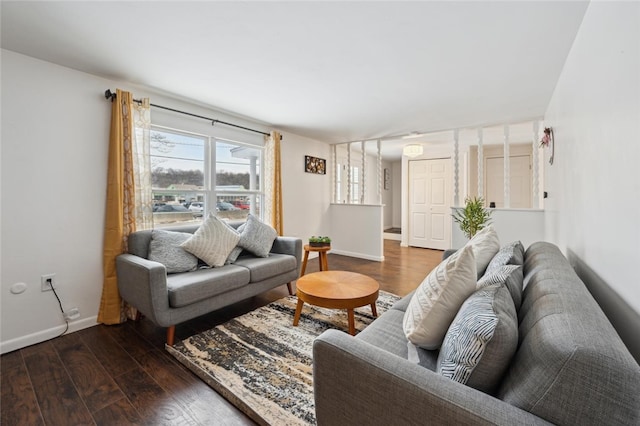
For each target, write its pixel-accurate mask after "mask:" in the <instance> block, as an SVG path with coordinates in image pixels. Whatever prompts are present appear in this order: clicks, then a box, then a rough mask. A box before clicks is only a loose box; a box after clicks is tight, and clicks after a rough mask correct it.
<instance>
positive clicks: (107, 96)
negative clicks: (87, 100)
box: [104, 89, 282, 139]
mask: <svg viewBox="0 0 640 426" xmlns="http://www.w3.org/2000/svg"><path fill="white" fill-rule="evenodd" d="M104 97H105V99H109V100H111V101H112V102H113V100H114V99H115V97H116V94H115V93H113V92H112V91H111V89H107V90H105V92H104ZM133 101H134V102H137V103H142V101H141V100H139V99H134V100H133ZM149 105H151V106H152V107H154V108H160V109H164V110H167V111H172V112H177V113H178V114H184V115H188V116H191V117H196V118H201V119H203V120H207V121H211V125H212V126H215V125H216V123H220V124H224V125H227V126H231V127H236V128H238V129H243V130H248V131H250V132H254V133H260V134H261V135H265V136H269V133H265V132H261V131H260V130H255V129H250V128H249V127H244V126H239V125H237V124H233V123H227V122H226V121H221V120H216V119H215V118H209V117H204V116H202V115H197V114H192V113H190V112H186V111H180V110H179V109H174V108H169V107H166V106H162V105H156V104H149ZM280 139H282V136H280Z"/></svg>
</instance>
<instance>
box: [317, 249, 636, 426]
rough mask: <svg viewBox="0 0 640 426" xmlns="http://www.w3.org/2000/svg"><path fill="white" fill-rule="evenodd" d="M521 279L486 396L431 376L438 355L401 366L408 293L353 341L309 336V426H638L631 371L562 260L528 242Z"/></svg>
mask: <svg viewBox="0 0 640 426" xmlns="http://www.w3.org/2000/svg"><path fill="white" fill-rule="evenodd" d="M523 272H524V280H523V283H524V291H523V294H522V305H521V307H520V309H519V311H518V322H519V329H518V338H519V342H518V346H517V350H516V353H515V355H514V356H513V358H512V359H511V362H510V364H509V366H508V367H507V371H506V373H505V374H504V376H503V377H502V380H501V383H500V384H499V386H498V388H497V391H495V392H494V394H487V393H484V392H481V391H479V390H476V389H474V388H471V387H469V386H467V385H464V384H461V383H458V382H456V381H453V380H451V379H449V378H445V377H443V376H442V375H440V374H437V373H436V372H435V371H436V363H437V358H438V351H427V350H422V353H421V354H420V357H419V361H420V362H419V364H418V363H416V362H415V361H409V358H410V356H409V349H408V345H407V339H406V338H405V335H404V332H403V316H404V312H405V310H406V309H407V306H408V304H409V300H410V298H411V294H410V295H408V296H407V297H405V298H403V299H402V300H400V301H399V302H398V303H397V304H396V305H395V306H394V307H393V308H392V309H390V310H389V311H387V312H385V313H384V314H383V315H382V316H381V317H380V318H378V319H376V320H375V321H374V322H373V324H372V325H370V326H369V327H368V328H367V329H365V330H364V331H363V332H362V333H360V334H359V335H357V336H356V337H352V336H349V335H347V334H345V333H343V332H340V331H337V330H329V331H326V332H325V333H323V334H322V335H321V336H319V337H318V338H317V339H316V341H315V342H314V346H313V379H314V392H315V405H316V417H317V420H318V424H319V425H344V424H367V425H389V424H394V425H408V424H455V425H483V424H499V425H521V424H522V425H538V424H539V425H542V424H550V423H553V424H559V425H604V424H606V425H637V424H640V366H638V364H637V363H636V361H635V360H634V359H633V357H632V356H631V354H630V353H629V351H628V350H627V348H626V347H625V346H624V344H623V343H622V341H621V340H620V338H619V336H618V334H617V333H616V331H615V329H614V328H613V326H612V325H611V323H610V322H609V321H608V320H607V318H606V317H605V315H604V314H603V312H602V310H601V309H600V307H599V306H598V304H597V303H596V302H595V300H594V299H593V297H592V296H591V294H590V293H589V292H588V290H587V289H586V287H585V286H584V284H583V283H582V281H581V280H580V279H579V278H578V276H577V275H576V274H575V272H574V270H573V269H572V268H571V265H570V264H569V262H568V261H567V259H566V258H565V257H564V256H563V255H562V253H561V252H560V250H559V249H558V248H557V247H556V246H554V245H552V244H549V243H543V242H540V243H535V244H533V245H531V246H530V247H529V248H528V250H527V251H526V253H525V256H524V267H523Z"/></svg>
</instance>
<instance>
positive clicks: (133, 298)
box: [116, 223, 302, 345]
mask: <svg viewBox="0 0 640 426" xmlns="http://www.w3.org/2000/svg"><path fill="white" fill-rule="evenodd" d="M230 225H232V226H233V227H234V228H237V227H238V226H239V225H240V223H231V224H230ZM197 229H198V226H186V227H185V226H182V227H175V228H163V230H166V231H174V232H188V233H192V234H193V233H194V232H195V231H196V230H197ZM151 232H152V231H151V230H144V231H138V232H134V233H132V234H131V235H129V239H128V242H129V252H128V253H125V254H122V255H120V256H118V257H117V259H116V268H117V276H118V289H119V291H120V296H121V297H122V298H123V299H124V300H126V301H127V302H128V303H129V304H130V305H132V306H134V307H135V308H137V309H138V311H139V312H141V313H142V314H144V315H145V316H146V317H147V318H148V319H150V320H151V321H152V322H154V323H155V324H157V325H158V326H160V327H167V344H169V345H173V340H174V335H175V325H176V324H179V323H181V322H184V321H187V320H190V319H193V318H195V317H198V316H200V315H204V314H206V313H209V312H212V311H215V310H216V309H220V308H222V307H225V306H228V305H230V304H232V303H235V302H238V301H240V300H243V299H246V298H248V297H252V296H255V295H257V294H260V293H262V292H264V291H266V290H269V289H272V288H275V287H278V286H281V285H284V284H287V287H288V289H289V294H293V290H292V287H291V282H292V281H294V280H296V279H297V278H298V276H299V274H300V266H301V258H302V240H301V239H299V238H293V237H277V238H276V240H275V241H274V242H273V246H272V247H271V251H270V253H269V256H268V257H266V258H263V257H255V256H253V255H251V254H250V253H247V252H243V254H242V255H240V257H239V258H238V259H237V260H236V261H235V262H234V263H233V264H227V265H224V266H222V267H219V268H200V269H197V270H195V271H191V272H182V273H174V274H167V272H166V268H165V266H164V265H163V264H161V263H158V262H154V261H151V260H148V257H149V244H150V242H151Z"/></svg>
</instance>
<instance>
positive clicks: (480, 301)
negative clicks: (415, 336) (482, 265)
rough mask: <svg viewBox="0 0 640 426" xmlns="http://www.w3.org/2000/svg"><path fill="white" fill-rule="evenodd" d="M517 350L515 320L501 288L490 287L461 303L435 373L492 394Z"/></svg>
mask: <svg viewBox="0 0 640 426" xmlns="http://www.w3.org/2000/svg"><path fill="white" fill-rule="evenodd" d="M517 346H518V320H517V316H516V310H515V307H514V306H513V300H512V299H511V295H510V294H509V291H508V290H507V288H506V287H505V286H504V285H498V284H496V285H491V286H489V287H484V288H481V289H480V290H478V291H476V292H475V293H473V294H472V295H471V296H469V298H468V299H467V300H466V301H465V302H464V303H463V305H462V307H461V308H460V311H458V314H457V315H456V317H455V319H454V320H453V322H452V323H451V326H450V327H449V330H448V331H447V334H446V336H445V338H444V341H443V343H442V348H441V349H440V354H439V355H438V363H437V368H436V371H437V372H438V374H441V375H443V376H445V377H448V378H450V379H452V380H455V381H457V382H460V383H463V384H466V385H467V386H470V387H473V388H475V389H478V390H480V391H483V392H485V393H489V394H492V393H493V392H495V390H496V389H497V387H498V385H499V384H500V382H501V381H502V377H503V375H504V373H505V372H506V370H507V367H508V366H509V363H510V362H511V358H512V357H513V355H514V354H515V351H516V348H517Z"/></svg>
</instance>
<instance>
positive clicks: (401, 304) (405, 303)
mask: <svg viewBox="0 0 640 426" xmlns="http://www.w3.org/2000/svg"><path fill="white" fill-rule="evenodd" d="M415 292H416V291H415V290H413V291H412V292H411V293H409V294H407V295H406V296H404V297H403V298H402V299H400V300H398V301H397V302H396V303H394V304H393V306H391V309H395V310H397V311H402V312H406V311H407V308H408V307H409V303H411V298H412V297H413V295H414V294H415Z"/></svg>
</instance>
